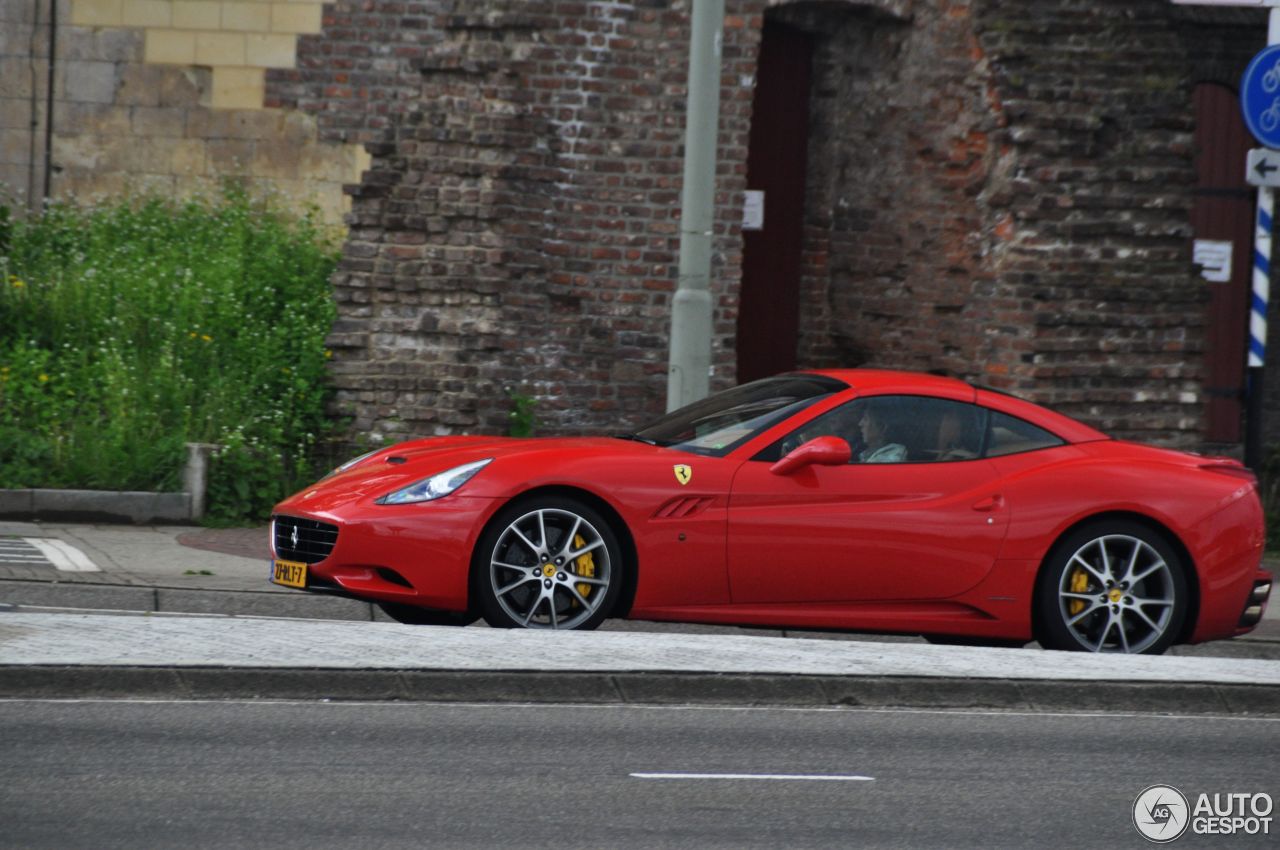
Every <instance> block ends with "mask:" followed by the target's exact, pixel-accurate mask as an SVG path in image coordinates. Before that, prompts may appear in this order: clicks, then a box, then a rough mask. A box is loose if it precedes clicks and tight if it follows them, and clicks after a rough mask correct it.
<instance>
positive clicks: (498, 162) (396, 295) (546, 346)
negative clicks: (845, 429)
mask: <svg viewBox="0 0 1280 850" xmlns="http://www.w3.org/2000/svg"><path fill="white" fill-rule="evenodd" d="M743 5H744V4H742V3H730V9H729V13H730V14H729V17H728V19H727V21H726V28H725V39H724V59H725V77H726V79H731V80H733V81H734V82H735V84H733V85H730V86H728V87H726V90H725V92H724V93H723V94H722V116H721V136H720V144H721V150H720V162H721V165H720V180H719V183H718V191H719V192H720V201H721V210H720V214H719V216H718V220H717V225H716V233H717V239H716V242H715V248H714V250H715V263H714V265H715V274H714V280H713V285H712V288H713V297H714V298H715V299H716V302H717V308H716V313H715V318H714V323H715V340H714V350H715V354H714V362H715V370H716V377H715V381H714V383H715V384H716V385H717V386H726V385H728V384H729V383H731V381H732V363H733V353H734V352H733V344H732V335H733V332H734V320H735V318H736V314H735V313H734V312H733V298H732V292H731V285H732V283H733V282H734V281H736V279H737V276H738V274H739V267H740V263H741V251H740V244H739V233H738V225H739V221H738V220H737V217H736V216H735V212H734V211H735V209H737V208H738V207H739V205H740V203H741V193H742V190H743V188H744V185H745V173H744V172H745V166H744V163H745V154H746V151H745V146H746V139H747V134H748V131H749V127H750V124H749V121H750V105H751V90H750V86H749V82H750V74H751V70H752V67H753V61H754V45H755V43H756V41H757V40H758V38H759V19H758V16H756V18H755V19H754V20H748V18H747V17H745V16H743V15H742V14H741V13H740V12H741V9H739V8H735V7H741V6H743ZM424 9H431V10H432V11H433V12H434V14H433V15H427V16H426V18H427V19H428V20H429V21H430V24H431V26H432V28H433V32H434V33H435V36H436V37H435V38H430V39H428V38H423V39H417V40H415V41H414V42H413V43H394V42H393V47H392V51H391V57H388V60H387V62H386V63H385V64H384V65H382V66H380V68H379V71H380V76H379V82H378V83H377V84H378V85H382V86H385V87H387V88H389V89H398V90H399V94H400V95H401V96H400V97H399V98H398V99H395V98H393V99H391V101H390V103H387V104H384V105H385V106H386V109H387V112H386V113H384V114H379V113H378V112H374V111H370V110H368V109H367V107H366V110H365V112H364V114H363V117H362V120H363V121H364V122H366V124H365V128H364V129H360V128H353V127H351V126H348V125H347V124H346V123H345V122H344V121H343V120H340V119H341V117H342V116H343V115H344V114H345V115H346V118H347V119H348V120H349V119H350V113H342V112H336V111H335V114H334V115H328V114H327V113H324V112H322V113H321V118H320V121H321V126H322V127H323V128H327V130H326V132H345V133H348V134H356V135H357V136H358V135H360V134H361V133H364V134H366V135H365V136H364V137H366V138H368V137H370V136H369V135H368V132H369V130H368V128H369V127H370V126H380V127H385V131H384V132H383V133H382V134H381V135H379V136H378V138H379V141H377V142H373V143H372V144H371V149H372V150H373V151H374V161H373V168H372V170H371V172H370V173H369V175H368V176H367V178H366V180H365V181H364V183H363V185H361V186H360V187H359V188H358V189H357V190H355V192H356V195H355V201H354V207H353V213H352V217H351V222H352V227H351V236H350V239H349V241H348V244H347V250H346V252H345V256H344V259H343V262H342V265H341V269H340V271H339V274H338V275H337V277H336V288H337V294H338V300H339V303H340V305H341V307H342V316H343V317H342V319H341V320H340V321H339V324H338V327H337V328H336V329H335V334H334V337H333V338H332V340H331V341H332V343H333V345H334V346H335V348H336V349H337V355H336V356H335V358H334V372H335V375H336V376H337V380H338V384H339V388H340V398H341V400H342V404H343V406H344V410H345V411H347V412H349V413H351V414H352V415H354V416H355V418H356V421H355V426H356V428H357V429H358V430H366V431H373V432H375V433H377V434H387V433H414V434H421V433H443V432H447V431H451V430H471V429H482V430H490V431H493V430H502V429H503V428H504V427H505V422H506V416H507V412H508V410H509V403H508V400H507V398H506V396H505V392H504V389H505V388H507V387H512V388H515V389H516V390H517V391H519V392H522V393H528V394H532V395H535V396H536V397H537V398H538V399H539V406H538V415H539V417H540V419H541V420H542V427H541V428H540V432H541V433H552V432H560V431H581V430H606V431H607V430H618V429H620V428H623V427H626V426H628V425H631V424H634V423H635V422H636V421H637V420H639V419H643V418H645V417H647V416H649V415H651V414H652V413H653V412H654V411H655V410H660V409H661V407H662V405H663V402H664V396H665V386H666V377H665V375H666V358H667V350H666V339H667V328H668V322H669V315H670V301H671V295H672V292H673V291H674V282H675V279H676V262H677V249H678V244H679V243H678V208H679V192H680V174H681V162H682V155H683V142H682V138H683V98H684V90H685V84H686V74H687V71H686V68H685V63H684V55H685V52H686V50H687V43H688V33H687V30H686V26H687V16H686V11H685V6H684V5H683V4H680V3H667V2H639V3H619V2H577V3H565V2H559V3H553V2H510V3H500V2H490V3H486V4H485V5H484V12H483V14H474V13H471V10H472V9H474V6H473V4H465V3H458V4H453V3H435V4H425V6H424ZM345 14H346V7H344V6H342V5H341V4H339V6H338V7H337V10H336V12H335V15H336V17H337V18H343V17H344V15H345ZM370 26H371V27H372V26H373V25H372V24H370ZM334 47H335V49H337V48H338V47H341V49H343V50H344V51H346V52H347V53H348V55H347V56H344V58H343V59H342V60H339V61H338V62H333V63H331V64H330V66H329V67H330V68H334V67H342V68H344V69H346V68H348V67H349V68H351V69H352V71H353V72H356V73H363V71H364V69H365V68H366V67H369V66H371V65H372V63H373V62H374V61H376V58H375V57H369V56H366V55H364V54H365V51H366V48H365V46H364V45H362V44H360V43H359V42H344V43H343V44H342V45H337V44H335V45H334ZM386 53H387V51H382V54H381V55H386ZM377 55H379V54H375V56H377ZM392 57H398V58H399V59H400V60H402V61H403V62H404V63H406V64H408V65H409V66H411V67H413V68H415V69H416V71H417V74H418V86H417V88H416V89H414V88H409V87H408V86H406V85H405V83H406V80H405V76H404V74H403V71H402V68H403V66H401V68H400V69H397V68H395V67H393V61H392ZM370 70H371V72H372V70H373V69H372V68H371V69H370ZM298 76H299V80H298V82H299V84H300V87H299V88H298V89H297V90H296V91H294V92H291V94H290V98H291V102H296V103H298V104H300V105H301V104H305V103H307V102H309V99H313V98H314V92H316V91H320V90H323V89H324V88H325V87H327V86H330V85H333V84H334V83H333V79H334V78H333V75H332V74H329V75H328V76H327V77H325V76H324V75H320V74H316V75H311V76H308V75H307V74H306V73H305V72H304V73H301V74H299V75H298ZM399 87H403V89H399ZM308 92H310V93H311V94H308ZM335 119H337V120H335ZM370 121H375V122H378V123H377V124H376V125H370V124H369V123H367V122H370ZM737 216H740V212H739V213H737Z"/></svg>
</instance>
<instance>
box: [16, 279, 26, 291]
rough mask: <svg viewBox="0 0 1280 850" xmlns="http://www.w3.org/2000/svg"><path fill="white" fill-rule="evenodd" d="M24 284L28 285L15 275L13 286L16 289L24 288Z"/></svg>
mask: <svg viewBox="0 0 1280 850" xmlns="http://www.w3.org/2000/svg"><path fill="white" fill-rule="evenodd" d="M24 286H26V284H25V283H23V282H22V281H20V280H18V279H17V278H16V277H15V278H13V288H14V289H21V288H22V287H24Z"/></svg>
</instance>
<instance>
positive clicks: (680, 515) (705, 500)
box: [653, 496, 715, 519]
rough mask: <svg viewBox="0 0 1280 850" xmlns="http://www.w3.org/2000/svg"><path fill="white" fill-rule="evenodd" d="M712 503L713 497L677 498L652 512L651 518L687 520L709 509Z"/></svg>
mask: <svg viewBox="0 0 1280 850" xmlns="http://www.w3.org/2000/svg"><path fill="white" fill-rule="evenodd" d="M714 501H715V497H714V496H677V497H676V498H674V499H672V500H671V501H669V502H667V503H665V504H664V505H663V506H662V507H660V508H658V509H657V510H656V511H654V514H653V518H654V519H687V518H688V517H691V516H694V515H695V514H700V513H702V512H703V511H705V510H706V509H707V508H709V507H711V503H712V502H714Z"/></svg>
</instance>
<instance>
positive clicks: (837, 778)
mask: <svg viewBox="0 0 1280 850" xmlns="http://www.w3.org/2000/svg"><path fill="white" fill-rule="evenodd" d="M630 776H632V777H634V778H636V779H765V780H771V781H774V782H874V781H875V777H874V776H852V775H849V776H844V775H840V774H824V773H815V774H806V773H632V774H630Z"/></svg>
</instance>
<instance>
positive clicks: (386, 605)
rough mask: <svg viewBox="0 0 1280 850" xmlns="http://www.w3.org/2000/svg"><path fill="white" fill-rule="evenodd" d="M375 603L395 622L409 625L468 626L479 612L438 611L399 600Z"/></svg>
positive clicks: (478, 616)
mask: <svg viewBox="0 0 1280 850" xmlns="http://www.w3.org/2000/svg"><path fill="white" fill-rule="evenodd" d="M377 605H378V607H379V608H381V609H382V612H383V613H384V614H386V615H387V616H388V617H390V618H391V619H393V620H395V621H396V622H397V623H405V624H407V625H410V626H469V625H471V624H472V623H474V622H475V621H476V620H478V619H480V615H479V614H472V613H471V612H470V611H439V610H437V609H435V608H419V607H418V606H417V605H405V604H403V603H401V602H379V603H377Z"/></svg>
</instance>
